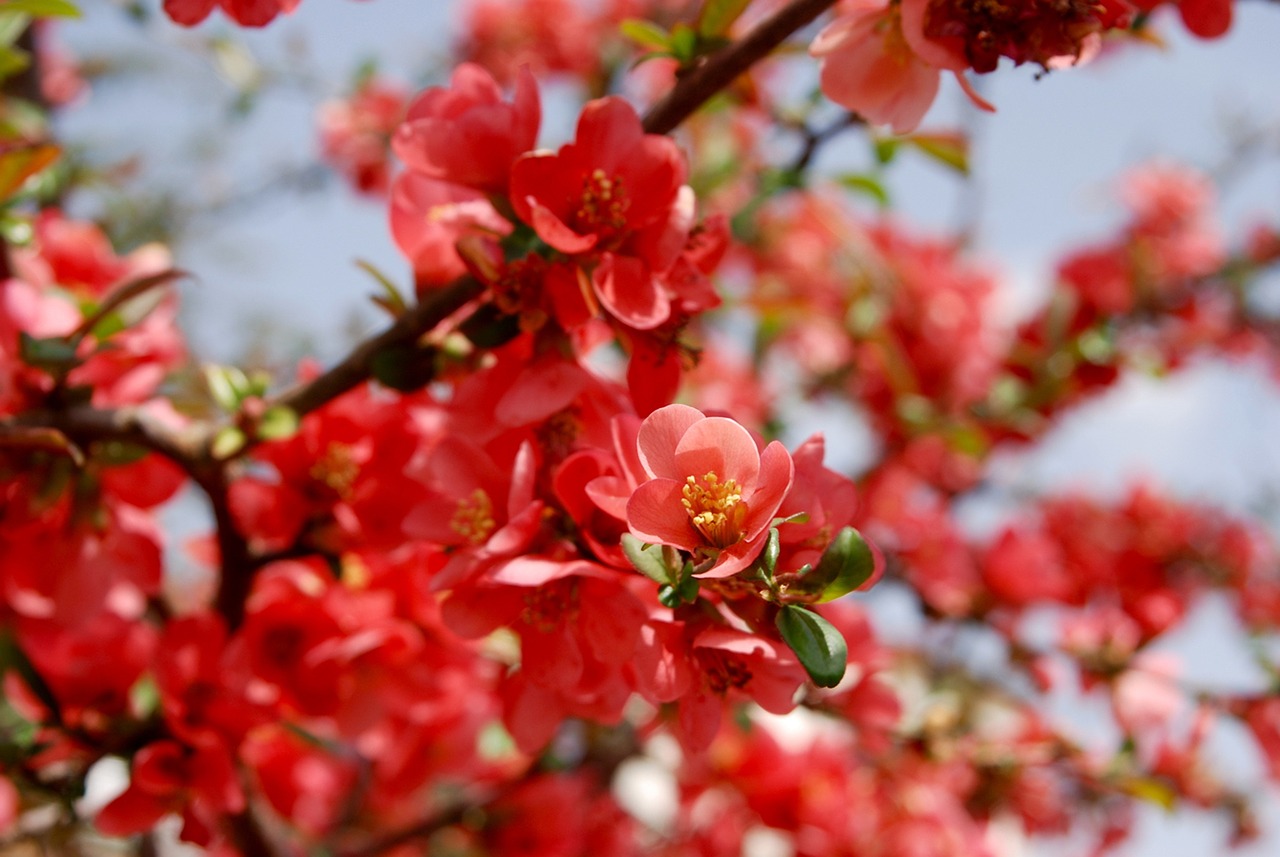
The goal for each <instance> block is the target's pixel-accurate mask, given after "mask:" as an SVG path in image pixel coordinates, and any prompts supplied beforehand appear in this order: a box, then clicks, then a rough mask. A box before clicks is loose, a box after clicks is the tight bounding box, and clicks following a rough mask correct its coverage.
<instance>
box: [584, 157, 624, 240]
mask: <svg viewBox="0 0 1280 857" xmlns="http://www.w3.org/2000/svg"><path fill="white" fill-rule="evenodd" d="M630 207H631V200H629V199H627V193H626V189H625V188H624V187H623V185H622V179H620V178H617V177H614V178H610V177H609V176H607V175H605V172H604V170H600V169H597V170H594V171H593V172H592V173H591V175H589V176H587V177H586V179H585V180H584V181H583V182H582V202H581V204H580V205H579V206H578V210H577V212H576V215H577V216H576V220H577V226H578V228H580V229H584V230H588V231H593V232H609V231H616V230H619V229H622V228H623V227H624V226H626V225H627V209H628V208H630Z"/></svg>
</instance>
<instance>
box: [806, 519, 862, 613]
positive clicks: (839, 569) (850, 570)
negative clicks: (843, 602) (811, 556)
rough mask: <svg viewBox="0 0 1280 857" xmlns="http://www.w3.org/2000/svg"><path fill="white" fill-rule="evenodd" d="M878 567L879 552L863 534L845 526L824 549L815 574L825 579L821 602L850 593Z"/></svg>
mask: <svg viewBox="0 0 1280 857" xmlns="http://www.w3.org/2000/svg"><path fill="white" fill-rule="evenodd" d="M875 570H876V558H875V554H873V553H872V552H871V547H870V545H868V544H867V542H866V540H865V539H863V538H862V534H861V533H859V532H858V531H857V530H855V529H854V528H853V527H845V528H844V529H843V530H841V531H840V532H839V533H838V534H837V535H836V537H835V540H834V541H833V542H831V544H830V545H828V546H827V549H826V550H825V551H823V552H822V559H820V560H818V567H817V568H816V569H814V572H813V574H814V576H815V577H817V578H818V579H819V580H821V581H823V582H824V586H823V589H822V594H821V595H819V596H818V601H832V600H834V599H836V598H839V597H840V596H842V595H848V594H849V593H850V592H852V591H853V590H855V589H857V588H858V587H859V586H861V585H862V584H864V583H866V582H867V581H868V580H870V579H871V575H872V574H874V573H875Z"/></svg>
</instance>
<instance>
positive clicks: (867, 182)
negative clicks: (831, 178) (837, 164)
mask: <svg viewBox="0 0 1280 857" xmlns="http://www.w3.org/2000/svg"><path fill="white" fill-rule="evenodd" d="M836 180H837V181H838V182H840V184H841V185H843V186H844V187H845V188H847V189H849V190H851V191H853V192H854V193H859V194H862V195H863V196H869V197H871V198H872V199H874V200H875V201H876V204H877V205H879V206H880V207H881V208H888V207H889V192H888V191H887V190H885V189H884V185H883V184H881V183H880V180H879V179H877V178H876V177H875V176H869V175H866V174H864V173H846V174H845V175H842V176H840V177H839V178H837V179H836Z"/></svg>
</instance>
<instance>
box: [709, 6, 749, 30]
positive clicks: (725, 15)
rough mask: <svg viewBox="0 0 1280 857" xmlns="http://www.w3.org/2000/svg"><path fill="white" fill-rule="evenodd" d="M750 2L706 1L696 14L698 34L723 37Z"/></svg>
mask: <svg viewBox="0 0 1280 857" xmlns="http://www.w3.org/2000/svg"><path fill="white" fill-rule="evenodd" d="M750 2H751V0H706V2H705V3H703V4H702V11H701V12H699V13H698V32H699V33H701V34H702V35H704V36H723V35H725V34H726V33H728V32H729V28H730V27H732V26H733V22H734V21H736V20H738V16H740V15H741V14H742V12H743V10H745V9H746V8H747V4H749V3H750Z"/></svg>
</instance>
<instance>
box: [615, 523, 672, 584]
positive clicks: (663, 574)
mask: <svg viewBox="0 0 1280 857" xmlns="http://www.w3.org/2000/svg"><path fill="white" fill-rule="evenodd" d="M650 547H653V546H652V545H646V544H645V543H644V542H642V541H640V540H639V539H637V538H636V537H635V536H633V535H631V534H630V533H623V534H622V552H623V553H624V554H626V556H627V559H628V560H630V562H631V565H632V566H634V567H635V570H636V571H638V572H640V573H641V574H643V575H644V576H645V577H647V578H649V579H650V580H652V581H653V582H654V583H661V584H664V585H670V584H671V582H672V581H673V580H674V579H675V577H674V575H672V573H671V571H670V569H668V568H667V565H666V563H664V562H663V561H662V550H661V549H657V550H648V548H650Z"/></svg>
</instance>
